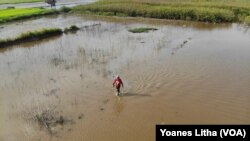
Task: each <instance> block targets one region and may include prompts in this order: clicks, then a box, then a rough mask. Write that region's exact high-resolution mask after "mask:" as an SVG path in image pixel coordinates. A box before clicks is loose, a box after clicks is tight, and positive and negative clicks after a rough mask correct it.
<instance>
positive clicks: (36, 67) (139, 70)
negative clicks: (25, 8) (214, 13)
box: [0, 15, 250, 141]
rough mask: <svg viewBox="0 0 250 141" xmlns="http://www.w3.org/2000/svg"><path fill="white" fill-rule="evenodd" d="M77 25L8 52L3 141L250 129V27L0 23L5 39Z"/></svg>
mask: <svg viewBox="0 0 250 141" xmlns="http://www.w3.org/2000/svg"><path fill="white" fill-rule="evenodd" d="M72 24H75V25H77V26H79V27H81V30H80V31H78V32H77V33H74V34H64V35H62V36H57V37H53V38H50V39H45V40H42V41H36V42H31V43H24V44H21V45H18V46H13V47H11V48H7V49H1V50H0V60H1V61H0V68H1V69H0V74H1V81H0V111H1V112H0V114H1V115H0V118H1V119H0V124H1V126H0V140H4V141H17V140H18V141H39V140H41V141H42V140H51V141H72V140H74V141H80V140H88V141H96V140H102V141H110V140H119V141H128V140H131V141H138V140H144V141H152V140H154V139H155V135H154V133H155V124H162V123H164V124H228V123H230V124H246V123H248V124H249V123H250V87H249V86H250V75H249V74H250V54H249V52H250V30H249V29H248V28H247V27H245V26H243V25H238V24H220V25H217V24H205V23H195V22H182V21H179V22H176V21H166V20H152V19H133V18H106V17H104V18H100V17H77V16H63V15H61V16H50V17H44V18H40V19H33V20H28V21H23V22H18V23H11V24H8V25H0V37H1V38H8V37H13V36H16V35H18V34H20V33H22V32H25V31H30V30H37V29H40V28H47V27H60V28H64V27H69V26H70V25H72ZM137 27H153V28H157V29H158V30H156V31H150V32H148V33H130V32H128V30H129V29H132V28H137ZM116 74H119V75H120V76H121V77H122V79H123V81H124V86H125V87H124V89H122V96H121V97H116V96H115V90H114V88H113V87H112V81H113V77H114V76H115V75H116ZM44 121H46V122H44Z"/></svg>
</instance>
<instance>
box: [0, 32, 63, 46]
mask: <svg viewBox="0 0 250 141" xmlns="http://www.w3.org/2000/svg"><path fill="white" fill-rule="evenodd" d="M61 34H63V31H62V29H60V28H50V29H41V30H37V31H32V32H25V33H22V34H21V35H19V36H17V37H16V38H8V39H0V48H4V47H7V46H12V45H17V44H20V43H24V42H30V41H35V40H41V39H44V38H48V37H52V36H57V35H61Z"/></svg>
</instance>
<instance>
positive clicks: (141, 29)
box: [128, 27, 158, 33]
mask: <svg viewBox="0 0 250 141" xmlns="http://www.w3.org/2000/svg"><path fill="white" fill-rule="evenodd" d="M155 30H158V29H156V28H149V27H140V28H134V29H129V30H128V31H129V32H132V33H145V32H149V31H155Z"/></svg>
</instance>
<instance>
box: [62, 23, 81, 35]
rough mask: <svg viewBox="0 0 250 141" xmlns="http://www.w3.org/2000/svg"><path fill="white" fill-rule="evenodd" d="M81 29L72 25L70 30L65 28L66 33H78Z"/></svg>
mask: <svg viewBox="0 0 250 141" xmlns="http://www.w3.org/2000/svg"><path fill="white" fill-rule="evenodd" d="M79 29H80V28H79V27H77V26H76V25H71V26H70V27H69V28H67V27H66V28H65V29H64V33H69V32H70V33H74V32H76V31H78V30H79Z"/></svg>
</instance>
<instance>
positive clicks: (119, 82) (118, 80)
mask: <svg viewBox="0 0 250 141" xmlns="http://www.w3.org/2000/svg"><path fill="white" fill-rule="evenodd" d="M114 86H115V87H116V90H117V93H116V95H117V96H119V95H120V94H121V93H120V88H121V86H122V87H123V88H124V86H123V82H122V79H121V78H120V76H119V75H116V77H115V79H114V82H113V87H114Z"/></svg>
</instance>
